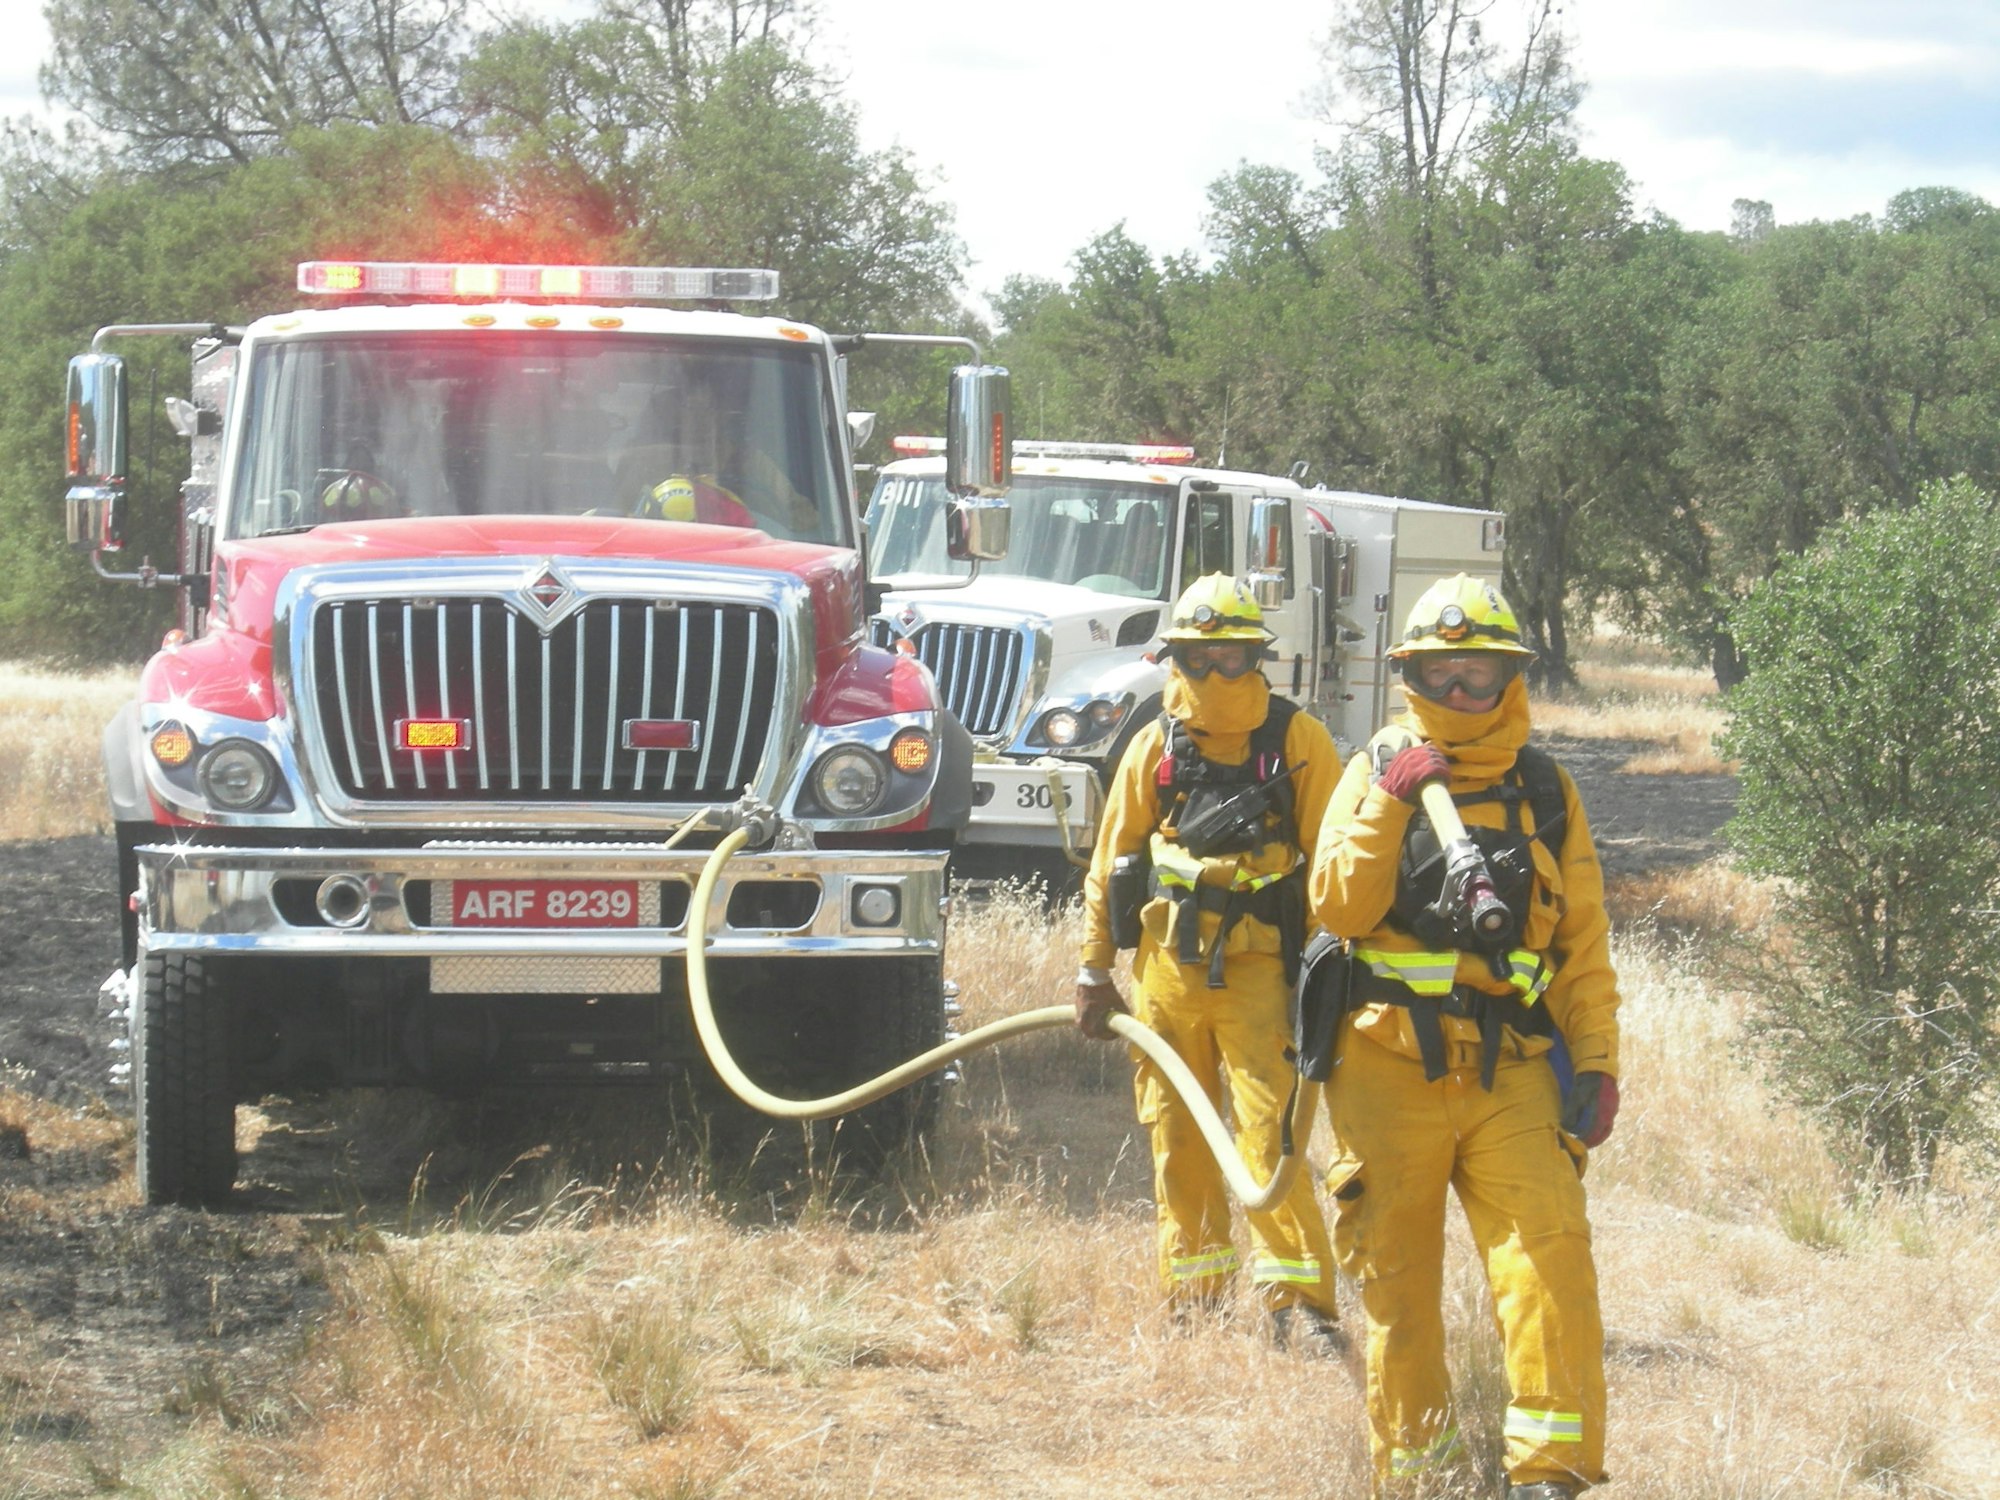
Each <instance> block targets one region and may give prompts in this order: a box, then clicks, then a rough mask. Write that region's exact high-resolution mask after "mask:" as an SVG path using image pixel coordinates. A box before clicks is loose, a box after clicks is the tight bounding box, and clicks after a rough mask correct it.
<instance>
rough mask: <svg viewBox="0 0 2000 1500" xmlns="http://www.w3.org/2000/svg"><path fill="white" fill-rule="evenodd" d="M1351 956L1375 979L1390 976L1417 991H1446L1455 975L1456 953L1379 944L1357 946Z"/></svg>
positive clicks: (1449, 988) (1448, 989)
mask: <svg viewBox="0 0 2000 1500" xmlns="http://www.w3.org/2000/svg"><path fill="white" fill-rule="evenodd" d="M1354 956H1355V957H1356V958H1357V959H1359V960H1360V961H1361V962H1362V963H1364V964H1366V965H1368V968H1369V971H1370V972H1371V973H1373V974H1374V975H1375V976H1376V977H1377V978H1378V979H1393V980H1395V981H1396V982H1397V983H1398V984H1402V985H1406V986H1408V987H1409V988H1410V989H1411V990H1412V991H1414V992H1415V993H1417V994H1419V995H1448V994H1450V993H1451V985H1452V981H1453V980H1454V979H1456V978H1457V977H1458V955H1457V954H1456V953H1391V952H1388V951H1387V950H1385V949H1382V948H1356V949H1355V950H1354Z"/></svg>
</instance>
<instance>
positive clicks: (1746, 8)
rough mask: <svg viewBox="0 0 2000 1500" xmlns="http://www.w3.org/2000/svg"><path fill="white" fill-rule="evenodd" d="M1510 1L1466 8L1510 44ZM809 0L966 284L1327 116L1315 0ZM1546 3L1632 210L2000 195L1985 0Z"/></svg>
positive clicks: (1817, 212)
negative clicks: (1314, 114) (950, 229)
mask: <svg viewBox="0 0 2000 1500" xmlns="http://www.w3.org/2000/svg"><path fill="white" fill-rule="evenodd" d="M530 3H531V4H533V5H534V8H537V9H542V10H547V11H552V12H560V11H568V12H571V13H573V12H574V11H575V10H576V9H578V8H579V6H578V0H530ZM1519 3H1520V0H1494V5H1493V9H1492V11H1491V13H1490V23H1491V24H1493V25H1495V26H1496V27H1497V28H1498V31H1499V34H1500V35H1501V36H1503V37H1505V38H1507V39H1508V40H1509V41H1510V42H1511V40H1512V35H1513V30H1514V28H1513V27H1512V25H1511V24H1510V23H1511V22H1512V21H1513V19H1514V17H1515V16H1516V15H1518V5H1519ZM821 9H822V14H823V17H824V20H823V22H822V46H823V50H824V53H825V56H826V61H828V62H829V64H830V65H832V66H833V67H834V68H835V69H836V71H838V72H840V73H841V74H843V75H844V76H845V78H846V80H847V92H848V97H849V98H850V99H851V100H852V101H853V102H854V104H855V105H856V107H857V108H858V109H859V111H860V115H861V121H862V129H863V132H864V139H865V140H866V141H867V143H868V144H869V145H871V146H883V145H888V144H890V143H892V142H893V143H898V144H901V145H902V146H904V147H906V148H908V150H909V151H910V152H911V154H912V156H913V157H914V158H915V160H916V161H917V163H918V164H919V165H920V166H921V167H922V168H924V169H925V170H926V171H927V172H928V173H929V174H930V176H931V178H932V180H933V181H934V182H936V183H937V184H938V186H939V187H940V189H941V190H942V192H943V194H944V195H945V196H946V197H947V198H948V199H949V200H950V201H951V202H953V203H954V204H955V205H956V207H957V211H958V223H959V229H960V233H961V234H962V236H963V237H964V239H965V240H966V242H967V244H968V246H969V247H970V249H971V252H972V256H973V266H972V270H971V274H970V278H969V279H970V284H971V288H972V289H973V290H974V291H975V292H979V293H986V292H991V291H995V290H997V289H998V288H999V285H1000V283H1001V280H1002V279H1003V278H1004V277H1005V276H1006V275H1007V274H1009V273H1010V272H1027V273H1033V274H1037V275H1043V276H1054V277H1058V278H1060V277H1063V276H1065V275H1066V273H1067V268H1068V262H1069V258H1070V257H1071V256H1072V255H1073V254H1074V253H1075V252H1076V250H1077V249H1078V248H1080V247H1081V246H1082V245H1084V244H1085V243H1086V242H1088V241H1089V240H1090V239H1092V238H1093V237H1095V236H1096V235H1098V234H1100V233H1102V232H1103V231H1104V230H1106V229H1109V228H1110V227H1111V226H1113V225H1114V224H1118V223H1120V222H1123V223H1124V224H1125V226H1126V229H1127V232H1128V233H1130V234H1131V235H1133V236H1134V237H1135V238H1137V239H1139V240H1140V241H1142V242H1144V243H1145V244H1147V245H1148V246H1150V247H1151V248H1152V249H1153V250H1155V251H1156V252H1160V253H1170V252H1176V251H1181V250H1197V251H1198V250H1200V249H1201V248H1202V222H1201V221H1202V214H1203V210H1204V206H1205V202H1206V199H1205V190H1206V188H1207V186H1208V184H1209V183H1210V182H1212V181H1213V180H1214V179H1215V178H1216V177H1218V176H1220V175H1221V174H1223V173H1226V172H1228V171H1231V170H1232V169H1234V168H1235V167H1236V165H1237V164H1238V163H1240V162H1243V161H1249V162H1255V163H1262V164H1270V165H1276V166H1283V167H1288V168H1291V169H1292V170H1294V171H1297V172H1299V173H1301V174H1304V175H1310V174H1311V172H1312V170H1313V167H1312V162H1313V148H1314V146H1315V145H1316V144H1327V143H1329V142H1330V141H1331V140H1332V132H1331V131H1330V129H1329V128H1328V127H1326V126H1324V125H1320V124H1316V123H1314V122H1313V121H1312V120H1311V119H1310V118H1309V116H1308V113H1307V110H1306V108H1305V104H1304V100H1305V97H1306V96H1307V94H1308V93H1309V91H1310V90H1311V89H1312V88H1313V86H1314V85H1315V83H1317V82H1318V81H1319V79H1320V77H1321V58H1320V45H1319V44H1320V40H1321V39H1322V38H1323V36H1324V35H1325V32H1326V30H1327V27H1328V25H1329V22H1330V20H1331V17H1332V12H1333V6H1332V3H1331V0H1238V3H1236V4H1234V5H1231V4H1229V3H1228V0H1222V3H1218V0H1012V3H1010V4H1007V5H1003V6H991V5H959V4H953V3H950V0H822V7H821ZM1218 18H1221V19H1222V24H1218ZM1563 22H1564V25H1565V26H1566V28H1567V29H1568V31H1569V33H1570V35H1571V37H1572V38H1573V41H1574V49H1575V58H1576V63H1577V67H1578V71H1579V72H1580V73H1581V75H1582V76H1583V78H1584V79H1585V80H1586V82H1587V84H1588V86H1589V91H1588V93H1587V94H1586V96H1585V99H1584V104H1583V108H1582V111H1581V113H1580V116H1579V121H1580V124H1581V126H1582V129H1583V133H1584V147H1585V149H1586V150H1587V151H1588V152H1589V153H1590V154H1592V155H1595V156H1602V157H1608V158H1610V159H1612V160H1614V161H1617V162H1619V163H1620V164H1622V165H1623V166H1624V167H1625V169H1626V171H1627V172H1628V173H1629V174H1630V175H1631V177H1632V179H1633V181H1634V183H1635V187H1636V195H1637V200H1638V204H1639V206H1640V208H1641V209H1642V210H1643V209H1658V210H1659V211H1660V212H1662V213H1664V214H1667V215H1669V216H1670V217H1672V218H1674V219H1676V220H1678V221H1679V222H1680V223H1681V224H1683V225H1685V226H1687V227H1689V228H1692V229H1722V228H1726V227H1727V226H1728V223H1729V216H1730V205H1731V203H1732V202H1733V201H1734V200H1735V199H1738V198H1761V199H1765V200H1767V201H1768V202H1770V204H1771V205H1772V207H1773V209H1774V210H1775V211H1776V214H1777V219H1778V222H1780V223H1792V222H1797V221H1800V220H1805V219H1816V218H1846V217H1849V216H1851V215H1854V214H1861V213H1874V214H1879V213H1880V212H1881V211H1882V208H1883V206H1884V205H1885V204H1886V203H1887V201H1888V199H1889V198H1890V197H1891V196H1892V195H1893V194H1895V193H1897V192H1899V191H1901V190H1903V189H1905V188H1911V187H1924V186H1939V185H1942V186H1950V187H1957V188H1962V189H1965V190H1966V191H1969V192H1973V193H1977V194H1979V195H1980V196H1981V197H1984V198H1986V199H1988V200H1989V201H1992V202H1995V203H2000V3H1996V0H1895V3H1891V0H1565V4H1564V15H1563ZM0 25H4V26H5V27H6V30H7V34H9V35H11V36H13V37H14V38H15V41H14V43H13V44H12V45H10V46H9V47H8V49H7V52H6V59H5V62H4V65H0V113H6V114H20V113H24V112H28V111H32V110H35V109H37V108H39V103H40V100H39V91H38V88H37V85H36V81H35V75H36V70H37V68H38V67H39V65H40V63H41V61H42V59H43V57H44V56H45V54H46V51H47V33H46V30H45V28H44V27H43V25H42V22H41V5H40V0H0Z"/></svg>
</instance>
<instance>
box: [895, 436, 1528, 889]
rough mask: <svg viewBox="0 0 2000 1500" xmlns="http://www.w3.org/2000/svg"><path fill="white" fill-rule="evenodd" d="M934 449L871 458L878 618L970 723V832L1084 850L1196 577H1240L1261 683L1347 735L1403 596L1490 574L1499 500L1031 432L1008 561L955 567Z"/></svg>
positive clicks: (1374, 684) (1014, 497)
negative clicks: (1175, 616) (1472, 502)
mask: <svg viewBox="0 0 2000 1500" xmlns="http://www.w3.org/2000/svg"><path fill="white" fill-rule="evenodd" d="M945 446H946V444H945V440H943V439H938V438H911V437H903V438H897V439H895V441H894V449H895V451H896V453H897V454H898V455H899V457H898V458H897V460H896V461H894V462H891V463H888V464H885V465H883V467H882V469H881V470H880V471H879V474H878V476H877V479H876V484H875V491H874V495H873V497H872V499H871V500H870V502H869V507H868V531H869V539H868V550H869V563H870V573H871V575H872V581H871V587H873V588H875V589H877V590H879V591H881V600H880V604H879V606H878V607H877V609H876V611H875V615H874V621H873V627H872V628H873V632H874V639H875V640H876V642H877V643H878V644H881V645H885V646H890V647H893V648H895V649H897V650H900V651H903V652H905V653H907V654H911V655H914V656H916V657H918V658H919V659H921V660H922V661H924V662H925V663H926V664H927V665H929V666H930V668H931V670H932V671H933V672H934V673H935V674H936V677H937V682H938V688H939V691H940V693H941V694H942V695H943V698H944V701H945V703H946V704H947V705H949V707H950V708H951V710H952V711H953V713H955V714H956V715H957V716H958V718H959V720H960V721H961V722H962V723H963V724H964V725H965V727H966V728H967V729H968V730H969V731H971V734H972V737H973V741H974V744H975V747H976V754H977V760H976V764H975V765H974V768H973V791H972V803H973V805H972V817H971V821H970V823H969V824H968V826H967V829H966V833H965V839H966V842H967V843H968V844H970V845H973V846H982V845H983V846H988V847H992V848H998V849H1012V850H1023V851H1032V850H1059V851H1061V852H1062V853H1064V854H1066V855H1068V856H1069V857H1070V858H1071V860H1072V861H1074V860H1076V859H1080V858H1081V857H1082V856H1083V855H1084V854H1086V853H1087V851H1088V848H1089V845H1090V841H1091V838H1092V836H1093V834H1094V831H1095V828H1096V822H1097V816H1098V811H1099V808H1100V806H1101V802H1102V795H1103V788H1104V786H1105V784H1106V783H1107V782H1108V780H1109V776H1110V773H1111V771H1112V769H1113V768H1115V767H1116V765H1117V763H1118V758H1119V756H1120V755H1121V754H1122V753H1123V751H1124V748H1125V745H1126V744H1127V743H1128V742H1129V741H1130V739H1131V737H1132V735H1133V734H1135V733H1136V732H1137V731H1138V729H1139V727H1140V726H1141V725H1142V724H1144V723H1146V722H1148V721H1149V720H1150V719H1152V718H1154V717H1157V715H1158V714H1159V712H1160V694H1161V690H1162V688H1163V686H1164V684H1165V681H1166V668H1165V667H1164V666H1162V665H1160V664H1159V663H1157V662H1155V661H1153V660H1152V659H1151V655H1150V652H1151V648H1152V647H1153V646H1154V645H1155V644H1156V643H1157V641H1158V638H1159V634H1160V631H1161V629H1162V628H1163V627H1164V625H1165V622H1166V616H1167V613H1168V611H1169V610H1171V608H1172V605H1173V601H1174V599H1175V598H1176V597H1177V596H1178V594H1179V593H1180V591H1181V590H1182V589H1183V588H1184V587H1186V585H1187V584H1188V583H1190V582H1192V581H1193V580H1194V579H1196V578H1198V577H1201V576H1203V575H1204V574H1208V573H1217V572H1220V573H1230V574H1236V575H1242V576H1245V577H1247V578H1248V579H1249V580H1250V581H1251V584H1252V586H1253V587H1254V588H1255V589H1256V591H1257V594H1258V598H1259V602H1260V603H1261V604H1262V605H1263V606H1264V620H1265V623H1266V624H1267V625H1268V626H1269V627H1270V628H1271V629H1272V630H1273V631H1274V632H1275V633H1276V635H1277V640H1276V643H1275V645H1274V647H1273V651H1274V660H1272V661H1271V662H1270V663H1269V664H1268V665H1267V667H1266V668H1265V672H1266V675H1267V676H1268V677H1269V678H1270V679H1271V683H1272V686H1273V687H1274V688H1275V689H1276V690H1277V691H1278V692H1280V693H1282V694H1284V695H1285V696H1286V697H1288V698H1291V699H1293V700H1294V701H1296V702H1298V703H1300V704H1302V705H1304V706H1305V707H1307V708H1308V709H1310V710H1311V711H1312V712H1313V713H1315V714H1316V715H1318V716H1319V717H1320V718H1321V719H1323V720H1324V721H1325V723H1326V724H1327V726H1328V727H1329V728H1331V729H1332V730H1333V731H1334V734H1335V737H1336V738H1337V739H1338V740H1340V741H1341V742H1342V745H1343V748H1344V749H1351V748H1352V747H1353V746H1355V745H1358V744H1360V743H1363V742H1365V741H1366V739H1367V738H1368V736H1369V735H1370V734H1372V733H1373V732H1374V730H1375V729H1376V727H1378V726H1379V725H1380V724H1381V723H1382V721H1383V720H1384V719H1385V718H1387V717H1388V716H1389V714H1390V713H1391V711H1392V709H1393V703H1392V696H1391V690H1392V687H1393V686H1394V684H1393V673H1392V672H1391V671H1390V670H1389V669H1388V666H1387V663H1386V661H1385V658H1384V655H1383V653H1384V652H1385V651H1386V650H1387V648H1388V647H1389V646H1390V645H1392V644H1394V640H1393V637H1392V635H1391V632H1392V631H1393V630H1394V629H1395V628H1396V625H1397V624H1399V623H1400V621H1401V620H1402V619H1403V617H1404V615H1405V613H1407V611H1408V610H1409V608H1410V606H1411V605H1412V604H1414V603H1415V602H1416V599H1417V596H1418V595H1419V594H1421V593H1422V592H1423V590H1424V589H1425V588H1427V587H1429V586H1430V584H1431V583H1433V582H1434V581H1436V580H1437V579H1439V578H1444V577H1449V576H1451V575H1452V574H1454V573H1457V572H1459V571H1461V570H1462V571H1465V572H1470V573H1474V574H1486V575H1488V576H1492V575H1496V574H1497V573H1498V571H1499V566H1500V553H1501V548H1502V545H1503V540H1504V534H1503V527H1502V519H1501V517H1500V516H1499V515H1497V514H1495V513H1494V512H1491V511H1478V510H1465V509H1460V508H1458V507H1455V506H1448V505H1436V504H1430V503H1427V502H1425V501H1420V500H1405V499H1396V498H1392V497H1388V496H1381V495H1365V494H1355V493H1349V492H1345V491H1330V490H1325V489H1307V488H1305V487H1303V486H1302V485H1301V484H1299V483H1298V482H1297V481H1296V480H1294V479H1291V478H1281V477H1278V476H1275V475H1268V474H1249V473H1242V472H1238V471H1236V470H1231V469H1210V468H1198V467H1194V466H1193V458H1194V453H1193V450H1192V449H1190V448H1185V447H1168V446H1161V445H1128V444H1111V443H1053V442H1027V441H1021V442H1016V443H1015V445H1014V473H1013V486H1012V489H1011V490H1010V492H1009V501H1010V505H1011V508H1012V532H1011V544H1010V547H1009V550H1008V552H1007V555H1006V556H1005V558H1004V559H1000V560H987V561H983V562H981V563H979V564H978V565H977V566H972V565H961V564H958V563H956V562H954V561H953V560H952V559H951V558H950V556H949V555H948V551H947V546H946V543H947V527H946V522H947V517H948V514H949V504H948V502H949V499H950V491H949V488H948V486H947V484H946V472H945V459H944V456H943V455H944V448H945Z"/></svg>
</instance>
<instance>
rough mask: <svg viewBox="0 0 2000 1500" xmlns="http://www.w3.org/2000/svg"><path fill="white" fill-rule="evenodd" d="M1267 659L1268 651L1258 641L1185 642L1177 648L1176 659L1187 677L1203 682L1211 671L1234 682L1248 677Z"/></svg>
mask: <svg viewBox="0 0 2000 1500" xmlns="http://www.w3.org/2000/svg"><path fill="white" fill-rule="evenodd" d="M1263 659H1264V648H1263V647H1262V646H1261V645H1259V644H1258V643H1257V642H1256V641H1181V642H1178V643H1177V644H1176V645H1175V646H1174V660H1175V661H1177V662H1179V663H1180V668H1181V671H1182V672H1183V673H1185V674H1186V675H1187V676H1189V677H1192V678H1193V679H1194V680H1195V681H1197V682H1199V681H1200V680H1201V679H1202V678H1204V677H1206V676H1208V674H1209V673H1210V672H1220V673H1221V674H1222V675H1223V676H1224V677H1226V678H1228V679H1229V680H1230V681H1231V682H1234V681H1235V680H1236V679H1237V678H1239V677H1243V676H1246V675H1248V674H1249V673H1250V672H1252V671H1254V670H1255V669H1256V666H1257V664H1258V663H1259V662H1261V661H1262V660H1263Z"/></svg>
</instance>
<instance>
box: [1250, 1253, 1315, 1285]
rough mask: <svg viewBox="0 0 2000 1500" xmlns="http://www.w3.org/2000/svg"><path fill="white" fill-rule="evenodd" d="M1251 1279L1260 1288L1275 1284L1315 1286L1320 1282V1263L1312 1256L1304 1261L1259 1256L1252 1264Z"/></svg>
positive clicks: (1273, 1256)
mask: <svg viewBox="0 0 2000 1500" xmlns="http://www.w3.org/2000/svg"><path fill="white" fill-rule="evenodd" d="M1250 1279H1251V1280H1252V1281H1253V1282H1255V1283H1257V1284H1258V1285H1260V1286H1263V1285H1269V1284H1270V1283H1273V1282H1296V1283H1298V1284H1299V1285H1301V1286H1314V1285H1316V1284H1317V1283H1318V1281H1319V1261H1318V1260H1317V1259H1316V1258H1314V1257H1312V1256H1307V1257H1306V1258H1305V1259H1304V1260H1280V1259H1279V1258H1278V1257H1277V1256H1275V1255H1265V1254H1259V1255H1258V1256H1257V1258H1256V1259H1255V1260H1253V1261H1251V1263H1250Z"/></svg>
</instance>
